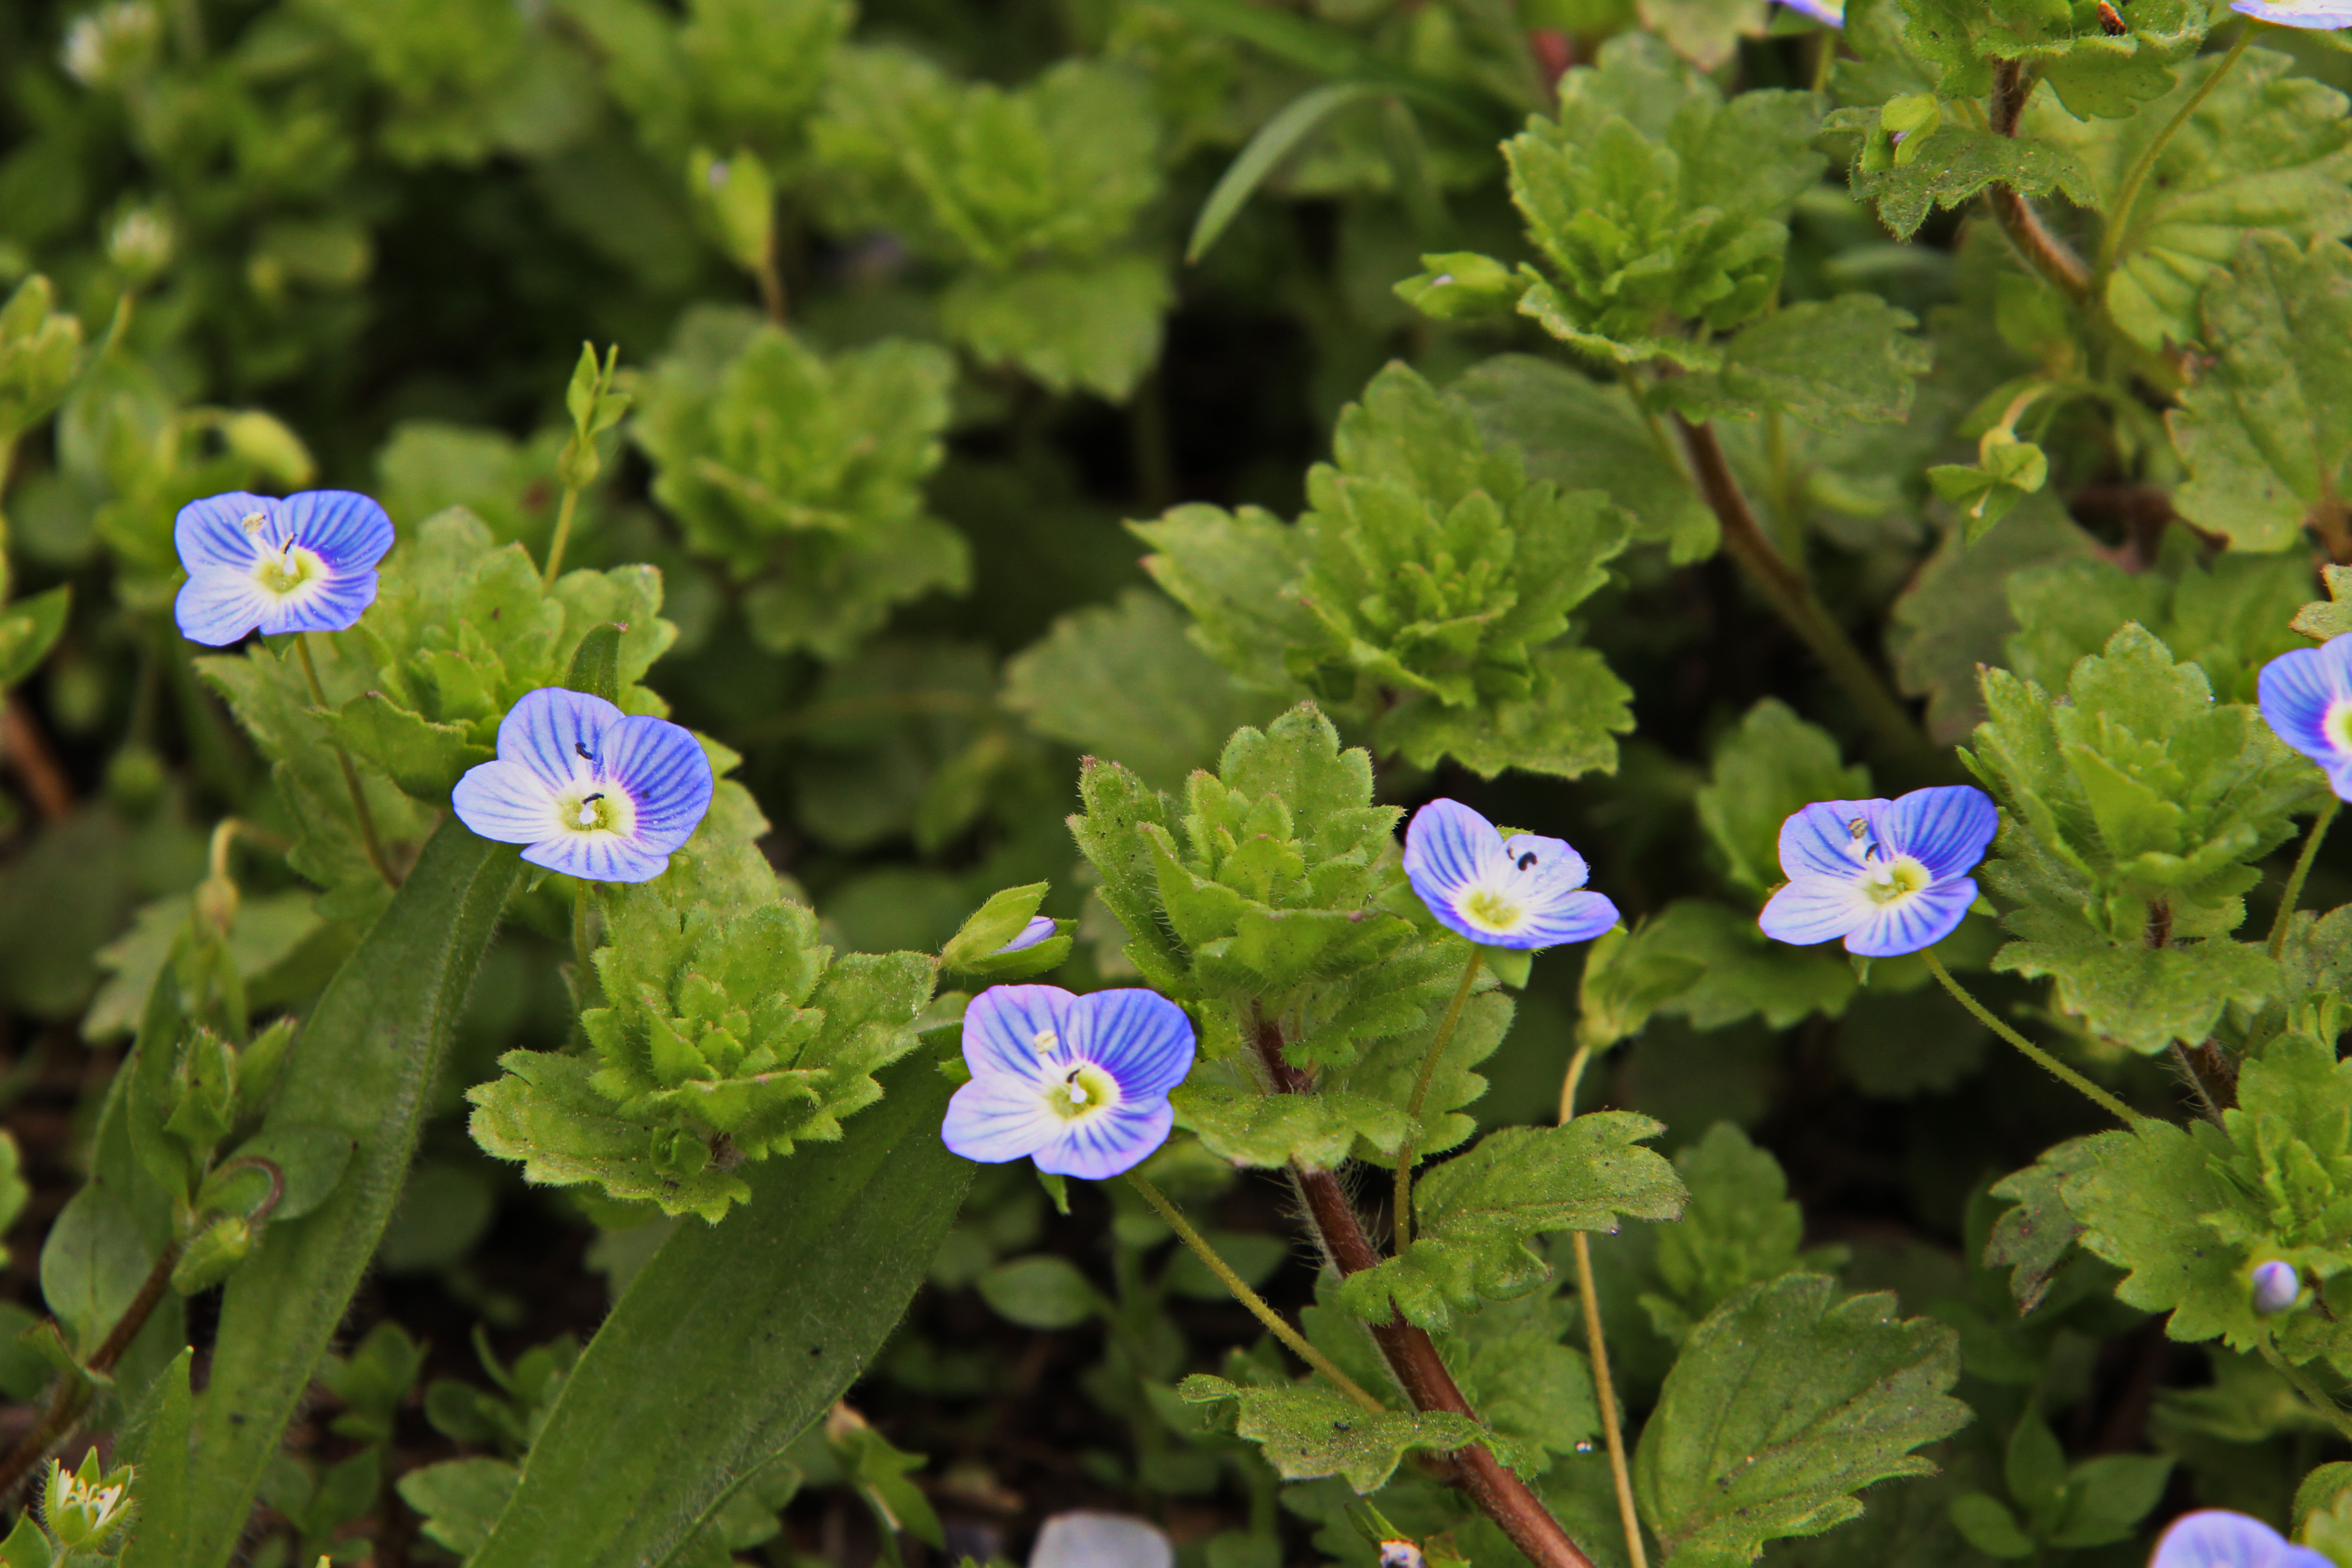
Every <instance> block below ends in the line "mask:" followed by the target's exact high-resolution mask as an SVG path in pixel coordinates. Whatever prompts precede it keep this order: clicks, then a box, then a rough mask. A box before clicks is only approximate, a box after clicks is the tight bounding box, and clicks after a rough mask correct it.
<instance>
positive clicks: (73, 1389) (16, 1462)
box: [0, 1241, 180, 1500]
mask: <svg viewBox="0 0 2352 1568" xmlns="http://www.w3.org/2000/svg"><path fill="white" fill-rule="evenodd" d="M179 1261H180V1244H179V1243H178V1242H176V1241H174V1242H173V1243H172V1244H171V1245H170V1246H169V1247H165V1248H163V1256H162V1257H160V1258H156V1259H155V1267H153V1268H150V1269H149V1270H147V1278H146V1279H142V1280H141V1281H140V1283H139V1294H137V1295H136V1296H133V1297H131V1305H129V1306H128V1307H126V1308H124V1309H123V1310H122V1316H121V1318H120V1319H118V1320H117V1321H116V1322H115V1325H114V1327H113V1329H112V1330H111V1331H109V1332H108V1334H107V1336H106V1338H105V1339H104V1340H103V1341H102V1342H100V1345H99V1347H98V1349H97V1350H95V1351H93V1352H90V1356H89V1360H88V1361H86V1362H84V1363H82V1364H83V1365H84V1366H86V1367H88V1368H89V1370H90V1371H91V1372H94V1373H100V1375H103V1374H104V1373H110V1372H112V1371H113V1370H114V1364H115V1363H117V1362H119V1361H121V1359H122V1357H123V1355H124V1353H125V1352H128V1351H129V1350H130V1349H131V1341H133V1340H135V1339H137V1338H138V1337H139V1331H140V1330H142V1329H143V1328H145V1327H146V1326H147V1320H148V1318H149V1317H150V1316H152V1314H153V1312H154V1310H155V1307H156V1303H158V1302H160V1301H162V1300H163V1292H164V1291H166V1290H168V1289H171V1288H172V1270H173V1268H175V1267H177V1266H178V1264H179ZM89 1394H90V1381H89V1379H88V1378H86V1377H76V1376H73V1375H71V1374H68V1375H66V1376H63V1377H60V1378H58V1386H57V1389H56V1392H54V1393H52V1394H50V1395H49V1405H48V1408H47V1410H44V1411H43V1412H42V1413H41V1418H40V1420H39V1421H37V1422H36V1423H35V1424H34V1426H33V1429H32V1430H31V1431H29V1432H27V1433H26V1434H25V1436H23V1437H22V1438H20V1439H19V1440H18V1441H17V1444H16V1447H13V1448H11V1449H9V1450H8V1457H7V1458H5V1459H0V1500H5V1499H8V1498H11V1497H14V1496H15V1495H16V1489H17V1488H18V1487H19V1486H22V1485H23V1484H24V1481H25V1478H26V1476H27V1475H29V1474H31V1473H32V1470H33V1468H34V1467H35V1466H37V1465H38V1464H39V1463H40V1462H41V1460H42V1458H44V1457H46V1456H47V1453H48V1451H49V1450H50V1449H51V1448H53V1447H56V1446H57V1445H58V1443H60V1442H62V1441H63V1440H64V1439H65V1436H66V1435H67V1434H68V1433H69V1432H71V1431H72V1430H73V1428H74V1424H75V1423H76V1422H77V1421H79V1420H80V1419H81V1413H82V1411H83V1409H84V1408H85V1407H87V1406H88V1405H89Z"/></svg>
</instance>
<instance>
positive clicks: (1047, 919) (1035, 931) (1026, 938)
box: [988, 915, 1061, 958]
mask: <svg viewBox="0 0 2352 1568" xmlns="http://www.w3.org/2000/svg"><path fill="white" fill-rule="evenodd" d="M1060 929H1061V927H1060V924H1059V922H1057V921H1055V919H1054V917H1053V916H1051V915H1038V916H1036V917H1034V919H1032V920H1031V921H1030V922H1029V923H1028V924H1027V925H1025V926H1023V927H1022V928H1021V933H1020V934H1019V935H1018V936H1016V937H1014V938H1013V940H1012V941H1011V942H1006V943H1005V944H1004V945H1003V947H1000V948H998V949H997V950H996V951H995V952H992V953H990V954H989V955H988V956H989V957H991V958H1002V957H1003V956H1004V955H1005V954H1006V953H1008V952H1027V951H1028V950H1029V949H1030V948H1033V947H1034V946H1036V945H1037V944H1038V943H1039V942H1043V941H1045V939H1046V938H1047V937H1049V936H1051V935H1053V934H1054V933H1055V931H1058V930H1060Z"/></svg>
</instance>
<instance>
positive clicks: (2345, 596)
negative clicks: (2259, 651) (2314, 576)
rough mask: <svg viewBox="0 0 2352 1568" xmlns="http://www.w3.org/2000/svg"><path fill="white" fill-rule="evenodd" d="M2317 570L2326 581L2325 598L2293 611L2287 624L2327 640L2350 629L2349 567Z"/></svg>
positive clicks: (2351, 589)
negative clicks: (2291, 617)
mask: <svg viewBox="0 0 2352 1568" xmlns="http://www.w3.org/2000/svg"><path fill="white" fill-rule="evenodd" d="M2319 570H2320V575H2321V576H2322V577H2324V578H2325V579H2326V583H2327V597H2326V598H2325V599H2315V600H2313V601H2312V602H2311V603H2309V604H2306V605H2304V606H2303V607H2302V608H2301V609H2299V610H2297V611H2295V613H2294V621H2293V622H2291V623H2290V624H2291V625H2292V626H2294V629H2295V630H2296V631H2299V632H2301V633H2302V634H2303V635H2304V636H2305V637H2315V638H2317V639H2318V640H2319V641H2321V642H2326V640H2327V639H2328V638H2330V637H2342V636H2343V635H2344V634H2345V633H2346V632H2352V566H2336V565H2332V564H2331V565H2326V566H2322V567H2321V568H2320V569H2319ZM2296 646H2300V645H2296Z"/></svg>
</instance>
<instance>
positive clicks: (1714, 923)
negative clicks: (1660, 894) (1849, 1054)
mask: <svg viewBox="0 0 2352 1568" xmlns="http://www.w3.org/2000/svg"><path fill="white" fill-rule="evenodd" d="M1649 929H1650V931H1653V932H1654V934H1653V935H1651V936H1649V938H1648V940H1649V941H1650V942H1652V943H1654V947H1655V950H1656V951H1657V952H1660V953H1662V954H1666V955H1670V956H1673V957H1675V958H1679V959H1682V960H1684V961H1685V962H1687V963H1694V964H1696V965H1697V966H1698V969H1699V972H1700V973H1699V977H1698V979H1697V980H1696V982H1695V983H1694V984H1691V985H1690V986H1689V987H1687V988H1686V989H1685V990H1683V991H1681V992H1680V993H1678V994H1675V995H1674V996H1672V997H1670V998H1668V999H1667V1000H1665V1001H1664V1002H1661V1003H1660V1004H1659V1005H1658V1011H1659V1012H1661V1013H1666V1014H1673V1015H1678V1016H1683V1017H1686V1018H1688V1019H1689V1020H1690V1021H1691V1024H1692V1026H1694V1027H1696V1028H1700V1029H1720V1028H1722V1027H1723V1026H1726V1025H1727V1024H1736V1023H1738V1021H1739V1020H1740V1019H1742V1018H1746V1017H1750V1016H1761V1017H1762V1018H1763V1020H1764V1021H1765V1023H1767V1024H1768V1025H1769V1026H1772V1027H1773V1028H1775V1029H1785V1028H1787V1027H1789V1026H1790V1025H1791V1024H1794V1023H1797V1022H1798V1021H1799V1020H1801V1019H1803V1018H1807V1017H1810V1016H1812V1015H1813V1014H1815V1013H1821V1014H1824V1015H1826V1016H1830V1017H1832V1018H1834V1017H1836V1016H1838V1015H1839V1014H1841V1013H1843V1012H1844V1011H1845V1005H1846V1002H1847V1000H1848V998H1850V997H1852V996H1853V991H1854V984H1855V981H1854V974H1853V966H1852V965H1851V964H1849V963H1847V962H1846V958H1845V954H1844V953H1843V952H1839V951H1837V950H1836V949H1833V948H1819V949H1816V948H1800V947H1790V946H1789V945H1788V944H1787V943H1786V942H1774V941H1772V940H1771V939H1770V938H1769V937H1767V936H1766V935H1765V934H1764V933H1763V932H1762V931H1760V930H1759V929H1757V925H1756V917H1755V916H1753V915H1750V914H1745V913H1742V912H1741V911H1740V910H1735V909H1731V908H1729V907H1728V906H1727V905H1723V904H1717V903H1712V902H1709V901H1708V900H1704V899H1682V900H1676V901H1675V902H1674V903H1671V904H1669V905H1667V906H1666V907H1665V909H1664V910H1661V911H1660V912H1659V914H1658V916H1657V918H1656V919H1654V921H1651V922H1650V928H1649Z"/></svg>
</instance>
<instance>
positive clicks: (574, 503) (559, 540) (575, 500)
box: [540, 485, 580, 588]
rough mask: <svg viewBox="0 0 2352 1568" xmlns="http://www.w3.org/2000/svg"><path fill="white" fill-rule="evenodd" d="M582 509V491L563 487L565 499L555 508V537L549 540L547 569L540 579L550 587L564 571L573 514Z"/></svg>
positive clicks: (570, 540)
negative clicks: (565, 552) (564, 551)
mask: <svg viewBox="0 0 2352 1568" xmlns="http://www.w3.org/2000/svg"><path fill="white" fill-rule="evenodd" d="M578 510H580V492H579V491H578V490H577V489H573V488H572V487H571V486H569V485H566V486H565V487H564V489H563V500H562V504H561V505H559V506H558V507H557V508H556V509H555V537H554V538H552V539H551V540H549V541H548V542H547V570H546V571H545V572H544V573H542V574H541V576H540V581H541V583H542V584H545V585H546V586H547V587H549V588H553V587H554V586H555V579H556V578H557V577H558V576H560V575H562V572H563V548H564V546H565V545H567V544H570V543H571V542H572V513H574V512H576V511H578Z"/></svg>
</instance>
